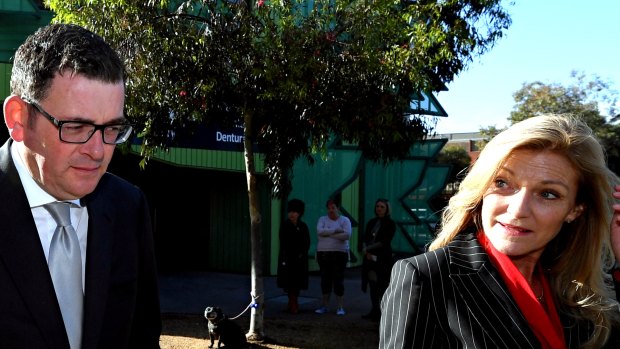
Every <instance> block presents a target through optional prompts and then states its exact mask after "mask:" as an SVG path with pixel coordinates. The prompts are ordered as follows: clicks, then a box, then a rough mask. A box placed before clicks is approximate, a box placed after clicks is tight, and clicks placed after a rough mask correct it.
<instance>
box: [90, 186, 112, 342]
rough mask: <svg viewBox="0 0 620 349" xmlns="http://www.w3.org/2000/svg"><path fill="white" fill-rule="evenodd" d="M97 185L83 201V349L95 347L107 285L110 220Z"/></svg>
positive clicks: (104, 304)
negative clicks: (85, 216)
mask: <svg viewBox="0 0 620 349" xmlns="http://www.w3.org/2000/svg"><path fill="white" fill-rule="evenodd" d="M105 195H106V194H105V190H102V189H101V185H99V186H97V189H95V191H94V192H93V193H92V194H90V195H88V196H87V197H86V198H84V200H83V204H84V205H86V208H87V209H88V217H89V218H88V247H87V250H88V251H87V254H86V286H85V299H84V334H83V339H82V343H83V349H86V348H96V347H97V343H98V342H99V338H100V336H101V335H102V334H101V328H102V326H103V318H104V315H105V306H106V301H107V299H108V290H109V283H110V270H111V265H110V261H111V260H112V258H111V257H110V246H111V245H112V244H113V241H112V239H113V235H112V234H110V232H111V231H112V226H111V224H112V221H111V217H110V216H109V212H110V210H109V209H108V207H107V205H108V204H107V203H106V200H105V199H104V198H103V197H104V196H105Z"/></svg>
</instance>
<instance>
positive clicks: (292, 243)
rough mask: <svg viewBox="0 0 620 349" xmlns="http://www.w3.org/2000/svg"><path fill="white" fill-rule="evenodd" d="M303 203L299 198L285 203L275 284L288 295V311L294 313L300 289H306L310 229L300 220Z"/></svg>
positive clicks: (302, 212)
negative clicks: (285, 208) (285, 217)
mask: <svg viewBox="0 0 620 349" xmlns="http://www.w3.org/2000/svg"><path fill="white" fill-rule="evenodd" d="M304 209H305V204H304V202H303V201H301V200H299V199H292V200H290V201H289V202H288V206H287V212H288V218H287V219H286V220H285V221H284V222H282V225H281V226H280V234H279V235H280V253H279V255H278V277H277V285H278V287H280V288H282V289H283V290H284V292H286V293H287V294H288V311H290V312H291V313H292V314H297V312H298V311H299V303H298V302H297V297H298V296H299V291H300V290H306V289H308V250H309V249H310V231H309V230H308V226H307V225H306V223H304V222H303V221H302V220H301V217H302V216H303V214H304Z"/></svg>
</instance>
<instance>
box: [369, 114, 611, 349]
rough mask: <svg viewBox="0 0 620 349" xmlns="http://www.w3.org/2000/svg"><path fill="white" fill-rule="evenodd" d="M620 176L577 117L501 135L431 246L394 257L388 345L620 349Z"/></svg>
mask: <svg viewBox="0 0 620 349" xmlns="http://www.w3.org/2000/svg"><path fill="white" fill-rule="evenodd" d="M617 183H618V181H617V177H616V176H615V175H613V174H612V173H611V172H610V171H609V170H608V168H607V166H606V163H605V156H604V152H603V149H602V148H601V146H600V144H599V143H598V141H597V140H596V139H595V137H594V136H593V135H592V131H591V129H590V128H589V127H588V126H587V125H586V124H584V123H583V122H580V121H578V120H577V119H575V118H572V117H570V116H559V115H548V116H539V117H534V118H530V119H527V120H525V121H522V122H520V123H517V124H515V125H513V126H511V127H510V128H508V129H507V130H506V131H504V132H502V133H500V134H499V135H497V136H496V137H495V138H494V139H493V140H491V142H490V143H489V144H487V146H486V147H485V148H484V150H483V151H482V152H481V154H480V157H479V158H478V160H477V161H476V162H475V164H474V165H473V166H472V167H471V169H470V171H469V173H468V174H467V176H466V177H465V178H464V180H463V182H462V183H461V186H460V188H459V191H458V193H457V194H456V195H455V196H454V197H453V198H452V199H451V200H450V202H449V204H448V207H447V208H446V210H445V211H444V213H443V217H442V218H443V219H442V227H441V230H440V232H439V234H438V236H437V238H436V239H435V240H434V241H433V242H432V243H431V244H430V246H429V251H428V252H426V253H424V254H421V255H418V256H414V257H412V258H409V259H404V260H400V261H398V262H397V263H396V264H395V265H394V267H393V269H392V274H391V280H390V286H389V287H388V290H387V291H386V293H385V295H384V297H383V299H382V304H381V308H382V318H381V325H380V345H379V347H380V348H547V349H552V348H553V349H561V348H603V347H605V348H620V344H618V333H617V331H618V319H619V308H618V303H617V301H616V298H615V293H614V288H613V287H611V277H610V274H609V271H610V269H611V266H612V264H613V263H614V261H615V260H620V206H614V201H615V200H614V196H615V197H616V198H620V193H619V192H618V190H620V187H618V186H616V184H617ZM614 191H615V192H614ZM612 214H613V219H612ZM610 226H611V228H612V229H611V232H612V233H611V235H610ZM612 242H613V243H612ZM613 245H615V247H613V248H612V246H613Z"/></svg>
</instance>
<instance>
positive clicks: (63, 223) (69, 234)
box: [45, 202, 84, 349]
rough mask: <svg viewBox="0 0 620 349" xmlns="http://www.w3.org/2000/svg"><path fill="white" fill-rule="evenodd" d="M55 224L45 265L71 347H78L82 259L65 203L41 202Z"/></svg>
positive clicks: (80, 315) (80, 321)
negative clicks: (48, 271)
mask: <svg viewBox="0 0 620 349" xmlns="http://www.w3.org/2000/svg"><path fill="white" fill-rule="evenodd" d="M45 208H46V209H47V210H48V211H49V212H50V214H51V215H52V217H53V218H54V220H55V221H56V224H58V226H57V227H56V230H55V231H54V236H53V237H52V242H51V244H50V252H49V260H48V263H47V264H48V266H49V269H50V275H51V276H52V281H53V282H54V289H55V290H56V298H57V299H58V304H59V305H60V311H61V312H62V319H63V321H64V323H65V329H66V330H67V336H68V337H69V343H70V344H71V349H79V348H80V345H81V341H82V308H83V302H84V293H83V292H82V258H81V256H80V243H79V241H78V237H77V234H76V232H75V230H74V229H73V227H72V226H71V218H70V216H69V203H66V202H52V203H50V204H47V205H45Z"/></svg>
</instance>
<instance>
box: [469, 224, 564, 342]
mask: <svg viewBox="0 0 620 349" xmlns="http://www.w3.org/2000/svg"><path fill="white" fill-rule="evenodd" d="M478 240H479V241H480V244H482V247H483V248H484V250H485V251H486V253H487V254H488V255H489V259H490V260H491V263H492V264H493V265H494V266H495V267H496V268H497V270H498V271H499V273H500V275H501V276H502V279H504V282H505V283H506V285H507V286H508V291H510V294H511V295H512V297H513V298H514V299H515V301H516V302H517V305H518V306H519V309H520V310H521V313H522V314H523V316H525V319H526V320H527V322H528V324H529V325H530V328H531V329H532V331H534V334H536V337H537V338H538V340H539V341H540V344H541V345H542V348H543V349H566V343H565V342H564V330H563V328H562V323H561V322H560V318H559V316H558V312H557V310H556V308H555V304H554V303H553V294H552V293H551V287H550V286H549V281H548V280H547V278H546V277H545V274H544V273H543V270H542V267H541V266H540V263H539V264H538V266H537V267H538V273H539V275H540V281H541V283H542V286H543V294H544V295H547V296H546V298H545V302H544V304H545V305H543V304H541V303H540V302H538V300H537V299H536V295H535V294H534V291H532V288H531V287H530V284H529V283H528V282H527V280H525V277H523V274H521V272H520V271H519V269H517V267H516V266H515V265H514V263H513V262H512V261H511V260H510V258H508V256H506V255H505V254H503V253H501V252H499V251H497V250H496V249H495V247H493V244H491V242H490V241H489V240H488V239H487V237H486V235H484V233H483V232H479V233H478Z"/></svg>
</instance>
